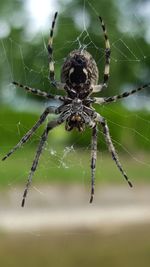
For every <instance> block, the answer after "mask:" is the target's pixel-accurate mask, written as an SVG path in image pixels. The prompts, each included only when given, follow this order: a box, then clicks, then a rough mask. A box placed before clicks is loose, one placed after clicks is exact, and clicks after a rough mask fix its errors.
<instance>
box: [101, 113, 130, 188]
mask: <svg viewBox="0 0 150 267" xmlns="http://www.w3.org/2000/svg"><path fill="white" fill-rule="evenodd" d="M97 120H98V122H99V123H100V125H101V126H102V129H103V134H104V137H105V140H106V143H107V146H108V149H109V151H110V153H111V155H112V158H113V160H114V161H115V163H116V165H117V167H118V169H119V170H120V172H121V173H122V175H123V176H124V178H125V179H126V181H127V182H128V184H129V186H130V187H132V183H131V182H130V180H129V178H128V177H127V175H126V173H125V171H124V170H123V168H122V166H121V163H120V161H119V159H118V155H117V153H116V150H115V147H114V145H113V143H112V140H111V137H110V133H109V128H108V126H107V123H106V120H105V119H104V118H103V117H101V116H100V115H99V114H97Z"/></svg>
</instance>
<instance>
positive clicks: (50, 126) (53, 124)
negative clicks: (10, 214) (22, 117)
mask: <svg viewBox="0 0 150 267" xmlns="http://www.w3.org/2000/svg"><path fill="white" fill-rule="evenodd" d="M59 124H60V122H59V121H58V120H54V121H51V122H49V123H48V125H47V127H46V129H45V130H44V132H43V134H42V136H41V140H40V143H39V146H38V148H37V151H36V154H35V158H34V160H33V163H32V167H31V170H30V173H29V176H28V180H27V184H26V187H25V190H24V193H23V199H22V203H21V206H22V207H24V204H25V199H26V197H27V193H28V190H29V186H30V184H31V182H32V176H33V174H34V172H35V171H36V168H37V165H38V162H39V158H40V155H41V153H42V150H43V147H44V144H45V142H46V140H47V137H48V133H49V131H50V130H52V129H53V128H54V127H56V126H57V125H59Z"/></svg>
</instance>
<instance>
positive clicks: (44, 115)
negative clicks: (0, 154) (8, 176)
mask: <svg viewBox="0 0 150 267" xmlns="http://www.w3.org/2000/svg"><path fill="white" fill-rule="evenodd" d="M49 113H57V110H54V109H52V108H50V107H48V108H46V110H45V111H44V112H43V113H42V115H41V116H40V118H39V120H38V121H37V122H36V123H35V125H34V126H33V127H32V128H31V129H30V130H29V131H28V132H27V133H26V134H25V135H24V136H23V137H22V138H21V140H20V141H19V143H18V144H17V145H16V146H14V147H13V148H12V149H11V150H10V151H9V152H8V153H7V155H6V156H5V157H4V158H3V159H2V160H5V159H7V158H8V157H10V156H11V155H12V154H13V153H14V152H15V151H16V150H17V149H18V148H20V147H21V146H22V145H23V144H25V143H26V142H27V141H28V140H29V139H30V137H31V136H32V135H33V133H34V132H35V131H36V130H37V129H38V128H39V127H40V125H41V124H42V123H43V122H44V121H45V119H46V117H47V115H48V114H49Z"/></svg>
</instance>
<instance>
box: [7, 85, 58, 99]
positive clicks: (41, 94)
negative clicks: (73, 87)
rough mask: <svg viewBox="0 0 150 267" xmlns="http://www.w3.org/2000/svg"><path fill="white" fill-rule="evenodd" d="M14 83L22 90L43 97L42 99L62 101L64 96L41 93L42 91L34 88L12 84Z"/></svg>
mask: <svg viewBox="0 0 150 267" xmlns="http://www.w3.org/2000/svg"><path fill="white" fill-rule="evenodd" d="M12 83H13V84H14V85H16V86H18V87H20V88H23V89H24V90H26V91H27V92H29V93H32V94H34V95H37V96H42V97H44V98H48V99H55V100H62V99H63V97H62V96H59V95H52V94H49V93H46V92H44V91H41V90H39V89H36V88H32V87H29V86H26V85H23V84H21V83H18V82H12Z"/></svg>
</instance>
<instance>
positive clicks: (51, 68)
mask: <svg viewBox="0 0 150 267" xmlns="http://www.w3.org/2000/svg"><path fill="white" fill-rule="evenodd" d="M57 15H58V12H56V13H55V15H54V19H53V21H52V26H51V30H50V36H49V40H48V46H47V50H48V61H49V79H50V82H51V84H52V85H53V86H54V87H56V88H57V89H64V87H65V84H64V83H61V82H58V81H56V80H55V67H54V60H53V35H54V28H55V23H56V19H57Z"/></svg>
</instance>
